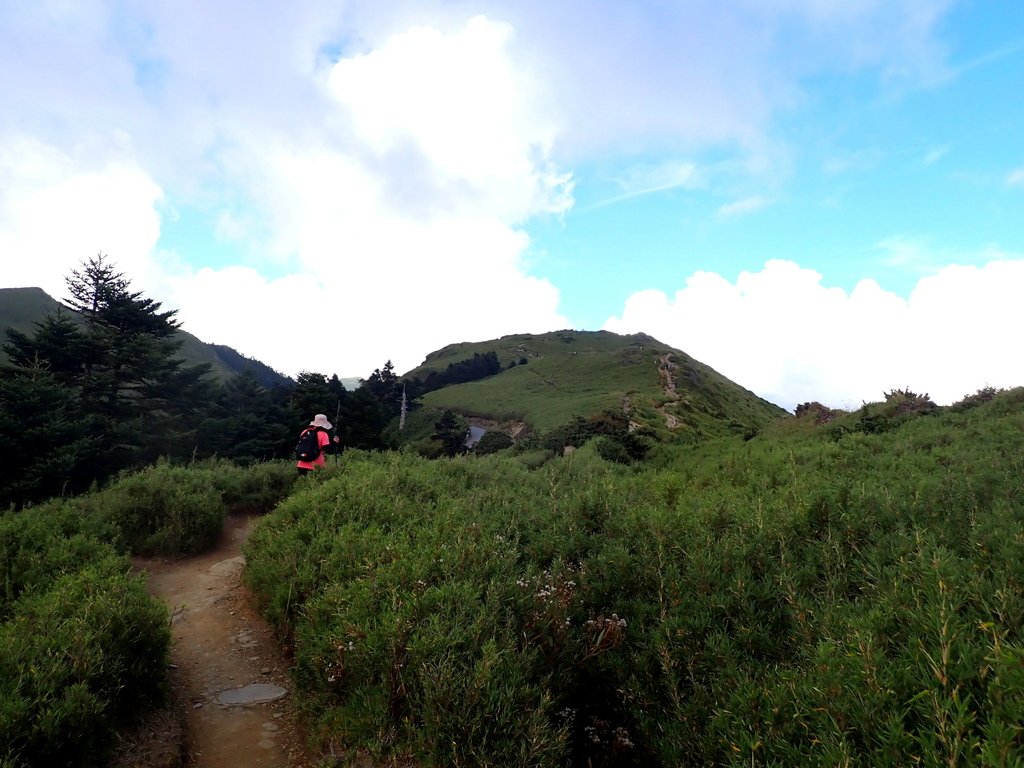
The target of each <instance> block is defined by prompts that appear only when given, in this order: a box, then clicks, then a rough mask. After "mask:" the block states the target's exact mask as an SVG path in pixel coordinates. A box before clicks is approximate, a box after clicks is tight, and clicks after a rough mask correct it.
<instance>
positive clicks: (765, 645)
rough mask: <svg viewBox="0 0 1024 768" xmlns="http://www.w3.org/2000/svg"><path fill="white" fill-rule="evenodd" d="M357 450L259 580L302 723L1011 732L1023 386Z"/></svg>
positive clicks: (890, 761) (781, 741) (1009, 759)
mask: <svg viewBox="0 0 1024 768" xmlns="http://www.w3.org/2000/svg"><path fill="white" fill-rule="evenodd" d="M658 462H659V465H658V468H657V469H649V470H645V471H636V470H635V469H634V470H630V469H627V468H624V467H621V466H617V465H612V464H608V463H605V462H603V461H602V460H600V459H599V458H598V456H597V453H596V451H593V450H591V449H590V448H585V449H583V450H579V451H576V452H575V453H574V454H573V455H571V456H566V457H562V458H559V459H556V460H554V461H551V462H549V463H547V464H545V465H544V466H543V467H541V468H540V469H536V470H530V469H529V468H528V467H527V463H526V462H524V461H522V460H520V458H517V457H515V456H506V457H499V456H491V457H486V458H483V459H479V458H477V459H456V460H449V461H435V462H429V461H425V460H423V459H420V458H417V457H414V456H412V455H408V454H405V455H388V456H374V455H368V454H356V453H353V454H349V455H347V456H346V457H345V460H344V462H343V463H342V465H341V467H340V469H335V468H332V469H330V470H329V471H328V472H326V473H323V474H321V475H320V476H318V477H316V478H314V482H312V483H309V484H307V485H306V486H305V488H304V489H303V490H302V491H301V492H299V493H296V494H294V495H293V496H292V497H290V498H289V499H288V500H286V501H285V502H284V503H283V504H282V505H281V506H280V507H279V508H278V510H277V511H276V512H275V513H274V514H273V515H272V516H271V517H270V518H268V519H267V520H266V521H264V523H263V524H261V525H260V526H259V527H258V529H257V531H256V532H255V534H254V536H253V538H252V539H251V540H250V543H249V546H248V552H247V555H248V561H249V566H248V579H249V581H250V583H251V584H252V586H253V587H254V588H255V590H256V591H257V593H258V594H259V595H260V598H261V600H262V602H263V604H264V606H265V608H266V612H267V614H268V616H269V617H270V618H271V619H272V620H273V621H274V622H276V623H277V624H278V625H279V626H280V627H281V628H282V631H283V632H284V633H285V634H286V635H287V636H289V637H290V639H291V642H292V643H293V645H294V649H295V660H296V668H295V676H296V682H297V685H298V688H299V699H300V700H301V701H302V702H304V706H305V707H306V708H307V712H308V715H309V717H310V718H311V721H312V723H313V725H314V733H315V734H316V735H318V736H319V737H320V738H321V739H323V740H324V741H325V742H327V741H331V742H335V743H341V744H346V745H350V746H367V745H368V746H370V747H371V749H373V750H374V751H377V752H380V753H390V754H392V755H396V754H397V755H402V754H407V753H411V754H413V755H415V756H416V757H417V759H418V760H420V761H421V762H422V763H423V764H424V765H437V766H441V765H480V766H483V765H492V766H516V765H518V766H545V765H547V766H562V765H566V764H570V765H577V766H597V765H603V766H627V765H628V766H641V765H642V766H685V765H695V766H696V765H735V766H741V765H743V766H745V765H751V764H758V765H762V764H763V765H822V766H825V765H829V766H831V765H865V766H867V765H871V766H875V765H894V766H895V765H912V764H923V765H937V764H940V763H941V764H946V765H966V764H986V765H1010V764H1017V763H1019V762H1020V761H1021V760H1022V759H1024V730H1022V728H1021V725H1020V724H1021V723H1022V722H1024V674H1022V669H1024V667H1022V659H1024V597H1022V595H1024V391H1020V390H1017V391H1013V392H1008V393H1003V394H1002V395H1000V396H999V397H996V398H995V399H993V400H992V401H991V402H987V403H984V404H981V405H979V406H978V407H976V408H973V409H971V410H969V411H960V412H958V411H956V410H954V409H942V410H939V411H935V412H932V413H931V414H930V415H920V416H918V417H916V418H913V419H910V420H906V421H902V422H900V423H893V424H892V425H891V428H889V429H886V430H882V431H878V430H874V431H868V430H861V431H856V430H832V429H829V428H827V427H824V428H807V429H785V430H782V429H780V430H776V431H774V432H772V433H771V434H770V435H761V436H759V437H756V438H754V439H752V440H749V441H747V442H744V441H743V440H742V439H740V438H728V439H720V440H717V441H705V442H704V443H702V444H701V445H699V446H696V447H692V448H687V447H682V446H676V447H671V446H662V447H661V449H660V450H659V454H658Z"/></svg>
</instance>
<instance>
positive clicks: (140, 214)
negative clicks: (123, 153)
mask: <svg viewBox="0 0 1024 768" xmlns="http://www.w3.org/2000/svg"><path fill="white" fill-rule="evenodd" d="M162 196H163V192H162V190H161V188H160V187H159V185H158V184H157V183H156V182H155V181H154V180H153V179H151V178H150V177H149V176H148V175H147V174H146V173H144V172H143V171H142V170H140V169H139V168H138V167H137V166H135V165H134V164H133V163H132V162H131V161H130V160H129V159H123V160H104V161H102V162H81V161H76V159H75V158H74V157H72V156H71V155H69V154H68V153H66V152H63V151H61V150H60V149H58V148H56V147H53V146H50V145H48V144H44V143H42V142H40V141H38V140H36V139H33V138H31V137H26V136H14V135H7V136H6V137H4V138H3V140H0V254H2V259H3V271H4V283H5V284H6V285H9V286H37V287H41V288H43V289H44V290H45V291H47V292H48V293H50V294H51V295H53V296H55V297H58V298H60V297H62V296H64V294H65V283H64V277H65V276H66V275H68V274H69V272H70V270H71V269H72V268H73V267H76V266H78V264H79V263H80V262H81V261H83V260H84V259H87V258H89V257H90V256H94V255H96V254H97V253H100V252H104V253H107V254H116V259H115V260H116V262H117V264H118V266H119V268H120V269H121V271H124V272H126V273H128V274H129V275H131V276H132V277H133V278H134V282H135V283H136V284H137V285H142V286H147V285H148V286H152V285H153V284H154V283H155V282H156V281H158V279H159V271H160V270H159V269H158V265H157V264H156V263H155V262H154V260H153V259H152V253H153V249H154V247H155V246H156V243H157V240H158V238H159V236H160V218H159V215H158V213H157V210H156V207H157V206H158V204H159V203H160V201H161V199H162Z"/></svg>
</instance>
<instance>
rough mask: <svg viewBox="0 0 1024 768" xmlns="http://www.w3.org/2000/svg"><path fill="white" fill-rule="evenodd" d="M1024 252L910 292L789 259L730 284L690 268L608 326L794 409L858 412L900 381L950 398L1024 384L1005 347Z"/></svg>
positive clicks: (1014, 318) (629, 305)
mask: <svg viewBox="0 0 1024 768" xmlns="http://www.w3.org/2000/svg"><path fill="white" fill-rule="evenodd" d="M1022 291H1024V259H1022V258H1020V257H1013V256H1010V255H1003V257H1002V258H999V259H996V260H992V261H989V262H988V263H986V264H985V265H984V266H982V267H969V266H957V265H951V266H947V267H945V268H943V269H941V270H940V271H939V272H938V273H937V274H935V275H931V276H928V277H925V278H922V279H921V280H920V281H919V282H918V283H917V286H916V287H915V288H914V290H913V291H912V292H911V294H910V297H909V298H908V299H902V298H900V297H898V296H897V295H895V294H893V293H891V292H889V291H885V290H883V289H882V288H881V287H880V286H879V285H878V284H877V283H876V282H875V281H874V280H862V281H861V282H860V283H858V284H857V285H856V286H855V287H854V289H853V290H852V291H851V292H849V293H847V292H845V291H843V290H841V289H838V288H828V287H826V286H824V285H823V284H822V276H821V275H820V274H819V273H817V272H815V271H814V270H810V269H805V268H803V267H800V266H799V265H797V264H795V263H793V262H790V261H769V262H767V263H766V264H765V266H764V268H763V269H762V270H761V271H760V272H743V273H741V274H740V275H739V277H738V278H737V280H736V282H735V283H731V282H729V281H728V280H727V279H725V278H724V277H722V276H720V275H717V274H714V273H709V272H697V273H695V274H693V275H692V276H690V277H689V278H688V279H687V280H686V287H685V288H683V289H682V290H680V291H677V292H676V294H675V295H674V297H672V298H669V297H668V296H666V295H665V294H664V293H662V292H660V291H645V292H642V293H637V294H634V295H633V296H631V297H630V298H629V299H628V300H627V301H626V303H625V306H624V308H623V312H622V314H621V316H619V317H611V318H609V320H608V321H607V322H606V323H605V326H604V327H605V328H606V329H607V330H611V331H616V332H619V333H633V332H636V331H644V332H647V333H650V334H651V335H653V336H655V337H656V338H659V339H661V340H662V341H664V342H665V343H667V344H671V345H672V346H675V347H677V348H679V349H681V350H683V351H685V352H686V353H687V354H689V355H692V356H693V357H695V358H697V359H698V360H700V361H702V362H704V363H706V364H708V365H710V366H711V367H713V368H715V369H716V370H717V371H719V372H720V373H722V374H723V375H725V376H727V377H728V378H730V379H732V380H733V381H735V382H737V383H738V384H740V385H742V386H744V387H746V388H748V389H750V390H752V391H754V392H757V393H758V394H760V395H761V396H762V397H765V398H766V399H769V400H771V401H773V402H776V403H778V404H779V405H782V406H783V407H785V408H788V409H790V410H792V409H793V408H794V407H795V406H796V405H797V404H799V403H801V402H806V401H810V400H818V401H821V402H824V403H826V404H828V405H832V406H840V407H848V408H849V407H856V406H859V405H860V403H861V402H862V401H868V402H872V401H877V400H880V399H881V398H882V395H883V392H884V391H886V390H889V389H892V388H894V387H906V386H909V387H910V388H911V389H913V390H915V391H918V392H928V393H929V394H930V395H931V396H932V398H933V399H935V400H936V402H939V403H944V404H945V403H950V402H953V401H955V400H958V399H959V398H960V397H962V396H964V395H965V394H969V393H971V392H974V391H976V390H977V389H979V388H981V387H984V386H996V387H1012V386H1019V385H1022V384H1024V360H1022V359H1021V358H1020V356H1019V355H1015V354H1012V353H1010V352H1009V351H1008V350H1007V348H1006V339H1007V333H1008V329H1011V328H1017V327H1019V326H1020V324H1021V321H1022V320H1024V310H1021V308H1020V307H1021V305H1020V302H1019V296H1020V295H1021V292H1022Z"/></svg>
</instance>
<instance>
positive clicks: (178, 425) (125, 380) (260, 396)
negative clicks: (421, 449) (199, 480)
mask: <svg viewBox="0 0 1024 768" xmlns="http://www.w3.org/2000/svg"><path fill="white" fill-rule="evenodd" d="M66 283H67V288H68V295H69V300H68V302H67V304H68V306H69V307H70V308H71V310H72V311H67V310H65V309H63V308H61V309H58V310H57V311H55V312H53V313H50V314H48V315H46V316H45V317H44V318H43V319H42V320H41V321H39V322H37V323H36V324H35V329H34V332H31V333H23V332H20V331H18V330H15V329H13V328H9V329H7V330H6V342H5V343H4V344H3V348H4V351H5V352H6V353H7V355H8V358H9V360H8V363H7V365H5V366H3V367H2V369H0V466H2V467H3V474H2V475H0V509H3V508H6V507H8V506H9V505H12V504H15V505H21V504H25V503H30V502H34V501H38V500H41V499H44V498H48V497H51V496H56V495H64V494H73V493H78V492H81V491H83V490H86V489H88V488H89V487H90V486H91V485H92V484H94V483H102V482H103V481H105V480H107V479H109V478H111V477H113V476H114V475H116V474H118V473H119V472H122V471H123V470H126V469H132V468H136V467H140V466H145V465H148V464H151V463H152V462H154V461H156V459H158V458H160V457H168V458H170V459H172V460H188V459H193V458H208V457H213V456H218V457H224V458H229V459H232V460H236V461H241V462H252V461H264V460H269V459H275V458H285V457H290V456H291V455H292V448H293V447H294V444H295V440H296V436H297V434H298V431H299V430H300V429H301V427H302V426H304V425H305V424H307V423H308V421H309V419H310V418H311V417H312V416H313V414H315V413H326V414H327V415H328V418H330V419H331V420H332V421H334V422H335V423H336V424H338V425H339V426H338V429H339V434H340V436H341V438H342V444H343V445H347V446H353V447H358V448H367V449H375V448H383V447H385V439H384V437H383V430H384V426H385V425H386V424H387V422H388V421H389V420H390V419H391V418H393V417H394V416H395V415H397V413H398V409H399V408H400V407H401V406H400V399H401V388H400V385H399V383H398V377H397V375H395V373H394V369H393V366H392V365H391V363H390V361H389V362H388V363H387V364H386V365H385V366H384V367H383V368H382V369H377V370H375V371H374V372H373V373H372V374H371V375H370V376H369V377H368V378H367V379H365V380H364V382H363V386H361V387H359V388H357V389H355V390H353V391H348V390H346V388H345V387H344V385H343V384H342V382H341V381H340V379H339V378H338V376H337V375H333V376H330V377H328V376H327V375H325V374H322V373H316V372H310V371H304V372H302V373H300V374H299V375H298V377H297V380H296V381H295V383H294V384H288V385H276V386H272V387H269V388H268V387H265V386H263V385H261V384H260V383H259V381H258V380H257V378H256V376H255V374H254V373H253V372H251V371H245V372H243V373H240V374H237V375H236V376H234V377H233V378H231V379H229V380H228V381H226V382H224V383H219V382H217V381H215V380H214V378H213V377H212V376H211V374H210V368H211V366H210V364H208V363H203V364H198V365H188V364H186V363H185V362H184V361H183V360H182V359H181V358H180V357H179V350H180V347H181V342H180V341H179V340H178V339H177V338H176V331H177V329H178V328H179V325H180V324H179V322H178V321H177V319H176V317H175V316H176V314H177V311H176V310H165V309H163V308H162V306H161V303H160V302H157V301H153V300H152V299H149V298H147V297H145V296H143V295H142V293H141V292H138V291H133V290H132V289H131V282H130V280H129V279H128V278H127V277H125V275H124V274H123V273H121V272H118V271H117V270H116V268H115V266H114V265H113V264H112V263H111V262H110V261H109V260H108V258H107V257H106V256H105V255H103V254H99V255H97V256H95V257H93V258H90V259H88V260H86V261H84V262H82V263H81V264H80V266H79V268H78V269H75V270H73V271H72V272H71V273H70V275H69V276H68V277H67V278H66Z"/></svg>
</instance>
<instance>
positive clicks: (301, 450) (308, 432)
mask: <svg viewBox="0 0 1024 768" xmlns="http://www.w3.org/2000/svg"><path fill="white" fill-rule="evenodd" d="M329 429H333V426H332V425H331V422H329V421H328V420H327V417H326V416H325V415H324V414H322V413H318V414H317V415H316V416H314V417H313V420H312V421H311V422H309V426H308V427H306V428H305V429H304V430H302V434H301V435H299V444H298V445H296V446H295V453H296V456H297V457H298V462H296V464H295V466H297V467H298V468H299V474H300V475H304V474H306V473H307V472H309V471H310V470H313V469H316V468H317V467H323V466H326V464H327V462H326V461H325V460H324V453H326V452H327V449H328V448H330V447H331V444H332V443H333V444H334V446H335V450H337V445H338V444H339V443H340V442H341V438H340V437H338V436H337V435H335V436H334V437H333V438H331V437H330V436H328V434H327V430H329Z"/></svg>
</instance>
